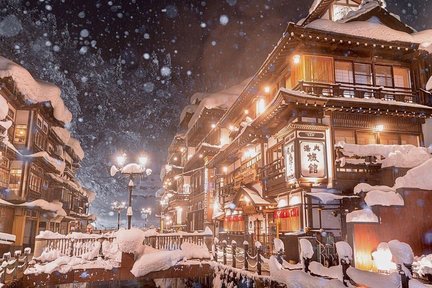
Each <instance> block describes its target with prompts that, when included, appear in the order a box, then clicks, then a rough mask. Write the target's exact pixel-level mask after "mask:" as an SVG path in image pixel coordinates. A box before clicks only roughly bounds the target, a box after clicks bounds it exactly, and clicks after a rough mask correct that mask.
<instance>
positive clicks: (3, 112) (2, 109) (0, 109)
mask: <svg viewBox="0 0 432 288" xmlns="http://www.w3.org/2000/svg"><path fill="white" fill-rule="evenodd" d="M8 110H9V106H8V103H7V101H6V99H5V98H4V97H3V96H2V95H0V120H3V119H5V118H6V116H7V114H8Z"/></svg>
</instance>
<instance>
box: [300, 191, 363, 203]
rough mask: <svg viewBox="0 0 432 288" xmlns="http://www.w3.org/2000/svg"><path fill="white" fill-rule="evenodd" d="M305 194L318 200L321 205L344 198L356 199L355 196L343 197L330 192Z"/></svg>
mask: <svg viewBox="0 0 432 288" xmlns="http://www.w3.org/2000/svg"><path fill="white" fill-rule="evenodd" d="M306 194H308V195H310V196H313V197H316V198H318V199H320V200H321V202H322V203H323V204H327V203H329V202H331V201H334V200H342V199H344V198H357V196H345V195H340V194H333V193H330V192H313V193H306Z"/></svg>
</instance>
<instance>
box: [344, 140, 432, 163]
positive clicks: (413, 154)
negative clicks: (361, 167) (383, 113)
mask: <svg viewBox="0 0 432 288" xmlns="http://www.w3.org/2000/svg"><path fill="white" fill-rule="evenodd" d="M336 146H337V147H340V148H341V152H342V153H343V154H344V155H346V156H350V157H351V156H359V157H366V156H376V157H384V158H385V159H384V160H380V161H381V167H383V168H385V167H399V168H412V167H416V166H418V165H420V164H422V163H424V162H425V161H426V160H428V159H430V158H431V154H430V153H429V151H428V149H427V148H424V147H416V146H414V145H383V144H368V145H358V144H348V143H344V142H339V143H337V145H336Z"/></svg>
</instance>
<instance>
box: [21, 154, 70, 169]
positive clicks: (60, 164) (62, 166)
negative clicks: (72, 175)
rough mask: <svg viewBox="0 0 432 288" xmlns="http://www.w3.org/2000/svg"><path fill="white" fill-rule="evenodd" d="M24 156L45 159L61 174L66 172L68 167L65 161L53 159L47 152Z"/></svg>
mask: <svg viewBox="0 0 432 288" xmlns="http://www.w3.org/2000/svg"><path fill="white" fill-rule="evenodd" d="M22 156H23V157H29V158H37V157H40V158H43V159H44V160H45V161H46V162H47V163H49V164H51V165H52V166H53V167H54V168H55V169H56V170H57V172H59V173H60V174H62V173H63V172H64V169H65V166H66V164H65V162H64V161H63V160H60V159H56V158H54V157H51V156H50V155H49V154H48V153H47V152H46V151H39V152H36V153H33V154H30V155H22Z"/></svg>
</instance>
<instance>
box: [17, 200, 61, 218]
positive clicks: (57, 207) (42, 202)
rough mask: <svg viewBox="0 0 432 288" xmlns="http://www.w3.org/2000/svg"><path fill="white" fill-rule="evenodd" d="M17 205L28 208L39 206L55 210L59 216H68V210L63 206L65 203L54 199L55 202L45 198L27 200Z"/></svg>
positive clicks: (47, 209)
mask: <svg viewBox="0 0 432 288" xmlns="http://www.w3.org/2000/svg"><path fill="white" fill-rule="evenodd" d="M17 206H22V207H27V208H33V207H39V208H41V209H43V210H46V211H51V212H55V213H56V214H57V215H59V216H66V215H67V214H66V211H65V210H64V209H63V208H62V207H63V203H61V202H59V201H53V202H47V201H45V200H43V199H37V200H34V201H32V202H25V203H22V204H18V205H17Z"/></svg>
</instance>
